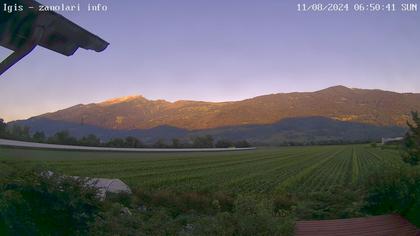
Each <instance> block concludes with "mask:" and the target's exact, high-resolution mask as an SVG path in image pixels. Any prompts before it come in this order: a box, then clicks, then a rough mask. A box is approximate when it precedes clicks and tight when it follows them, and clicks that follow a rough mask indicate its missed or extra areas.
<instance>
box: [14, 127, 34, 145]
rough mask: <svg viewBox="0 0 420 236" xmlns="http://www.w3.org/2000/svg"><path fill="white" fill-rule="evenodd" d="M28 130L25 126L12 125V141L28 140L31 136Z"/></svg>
mask: <svg viewBox="0 0 420 236" xmlns="http://www.w3.org/2000/svg"><path fill="white" fill-rule="evenodd" d="M29 130H30V128H29V127H27V126H24V127H22V126H19V125H13V126H12V128H11V131H10V135H11V136H12V138H13V139H18V140H25V141H26V140H30V139H31V135H30V133H29Z"/></svg>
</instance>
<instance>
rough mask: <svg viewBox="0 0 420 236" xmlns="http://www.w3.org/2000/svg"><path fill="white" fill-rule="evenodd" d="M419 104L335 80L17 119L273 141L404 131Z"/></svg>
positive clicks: (78, 128) (417, 97) (41, 125)
mask: <svg viewBox="0 0 420 236" xmlns="http://www.w3.org/2000/svg"><path fill="white" fill-rule="evenodd" d="M413 110H419V111H420V94H414V93H396V92H390V91H382V90H368V89H353V88H347V87H344V86H335V87H330V88H327V89H323V90H320V91H315V92H294V93H278V94H270V95H264V96H259V97H255V98H251V99H246V100H242V101H233V102H203V101H187V100H182V101H176V102H168V101H165V100H148V99H146V98H144V97H143V96H129V97H122V98H116V99H111V100H107V101H104V102H101V103H91V104H86V105H83V104H79V105H76V106H73V107H70V108H66V109H63V110H59V111H56V112H52V113H47V114H43V115H40V116H36V117H32V118H30V119H28V120H22V121H15V122H12V123H15V124H20V125H27V126H30V127H31V130H32V131H35V130H43V131H46V132H47V133H51V132H56V131H58V130H62V129H69V130H73V132H74V133H75V134H77V135H82V134H85V133H86V132H87V131H89V130H90V131H92V132H94V133H98V134H100V133H103V134H104V138H110V137H113V136H120V135H123V134H124V135H125V134H127V133H133V132H134V133H133V134H136V133H137V135H134V136H138V137H141V138H144V139H150V140H153V139H155V138H157V136H162V137H163V138H168V137H178V136H188V135H193V134H194V135H195V134H213V135H215V136H216V137H227V138H232V139H238V138H242V139H249V140H252V141H256V142H258V141H262V140H265V141H266V142H268V141H269V142H270V143H273V142H278V141H280V140H288V139H293V138H296V137H299V140H308V138H311V137H312V138H320V137H322V138H323V139H346V137H350V136H351V137H354V138H357V139H367V138H370V139H373V138H374V139H377V138H380V136H391V135H393V136H395V135H402V134H403V133H404V130H405V125H406V122H407V120H408V119H409V116H410V112H411V111H413ZM300 127H306V128H300ZM285 130H287V135H286V134H285V132H286V131H285ZM355 130H359V132H355ZM158 131H159V132H158ZM105 133H106V135H105ZM321 133H322V134H321ZM140 134H141V135H140ZM257 134H258V135H257ZM346 135H347V136H346Z"/></svg>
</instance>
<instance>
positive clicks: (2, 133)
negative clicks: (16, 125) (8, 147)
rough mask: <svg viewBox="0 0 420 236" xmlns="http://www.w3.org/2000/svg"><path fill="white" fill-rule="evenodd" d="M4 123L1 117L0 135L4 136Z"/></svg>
mask: <svg viewBox="0 0 420 236" xmlns="http://www.w3.org/2000/svg"><path fill="white" fill-rule="evenodd" d="M6 127H7V125H6V123H5V122H4V120H3V119H0V137H5V136H6Z"/></svg>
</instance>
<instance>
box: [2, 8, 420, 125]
mask: <svg viewBox="0 0 420 236" xmlns="http://www.w3.org/2000/svg"><path fill="white" fill-rule="evenodd" d="M39 2H41V3H43V4H52V3H55V4H57V3H60V1H58V0H39ZM75 2H77V1H75V0H70V1H66V3H75ZM101 2H102V3H105V4H108V8H109V10H108V12H103V13H88V12H85V11H82V12H78V13H60V14H62V15H64V16H66V17H67V18H69V19H70V20H72V21H74V22H75V23H77V24H79V25H80V26H82V27H84V28H86V29H87V30H89V31H91V32H92V33H94V34H97V35H98V36H100V37H102V38H103V39H105V40H107V41H108V42H110V46H109V48H108V49H106V50H105V51H104V52H102V53H95V52H92V51H85V50H83V49H80V50H79V51H77V52H76V53H75V55H74V56H72V57H65V56H62V55H59V54H57V53H55V52H52V51H49V50H47V49H44V48H41V47H38V48H37V49H35V51H34V52H33V53H32V54H31V55H29V56H28V57H27V58H25V59H24V60H22V61H21V62H20V63H18V64H17V65H16V66H15V67H13V68H12V69H11V70H10V71H8V72H7V73H5V74H4V75H3V76H2V77H1V78H0V100H1V101H2V105H1V106H0V117H1V118H3V119H5V120H7V121H11V120H16V119H26V118H29V117H32V116H35V115H39V114H43V113H46V112H52V111H56V110H59V109H63V108H67V107H70V106H73V105H75V104H86V103H95V102H101V101H104V100H108V99H110V98H118V97H123V96H127V95H142V96H144V97H146V98H148V99H152V100H156V99H164V100H167V101H176V100H199V101H212V102H221V101H238V100H243V99H247V98H252V97H256V96H260V95H266V94H272V93H289V92H311V91H317V90H321V89H325V88H328V87H331V86H336V85H343V86H346V87H350V88H362V89H381V90H387V91H394V92H399V93H406V92H412V93H420V83H419V82H418V81H419V76H418V75H419V74H420V47H419V46H418V42H420V27H418V24H419V20H420V17H419V14H418V13H400V12H398V13H366V14H363V13H359V14H356V13H301V12H297V11H296V2H295V1H282V2H279V1H276V0H265V1H255V0H245V1H238V0H229V1H221V0H220V1H192V0H179V1H176V2H175V1H165V0H156V1H134V0H130V1H129V0H126V1H123V2H124V3H125V4H121V2H115V1H111V0H102V1H101ZM320 2H322V1H320ZM362 2H367V1H362ZM399 2H402V1H396V3H399ZM8 53H10V51H8V50H6V49H4V48H0V58H1V59H3V58H4V57H5V56H6V55H7V54H8Z"/></svg>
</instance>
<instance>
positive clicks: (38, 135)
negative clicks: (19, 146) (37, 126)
mask: <svg viewBox="0 0 420 236" xmlns="http://www.w3.org/2000/svg"><path fill="white" fill-rule="evenodd" d="M32 139H33V141H35V142H37V143H43V142H45V139H46V136H45V133H44V132H40V131H37V132H35V134H34V135H33V136H32Z"/></svg>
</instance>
